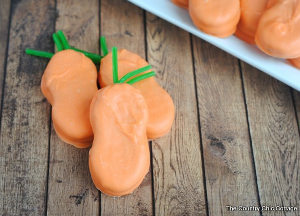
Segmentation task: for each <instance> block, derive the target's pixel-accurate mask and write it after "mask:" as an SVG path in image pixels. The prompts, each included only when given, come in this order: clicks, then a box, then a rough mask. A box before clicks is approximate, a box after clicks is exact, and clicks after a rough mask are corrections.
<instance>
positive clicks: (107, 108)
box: [89, 84, 150, 196]
mask: <svg viewBox="0 0 300 216" xmlns="http://www.w3.org/2000/svg"><path fill="white" fill-rule="evenodd" d="M90 109H91V111H90V119H91V124H92V128H93V131H94V136H95V137H94V141H93V145H92V148H91V150H90V154H89V167H90V172H91V176H92V179H93V182H94V184H95V185H96V187H97V188H98V189H99V190H101V191H102V192H103V193H105V194H108V195H111V196H122V195H126V194H129V193H132V192H133V190H134V189H136V188H137V187H138V186H139V185H140V183H141V182H142V181H143V179H144V177H145V175H146V174H147V172H148V171H149V166H150V153H149V146H148V140H147V135H146V125H147V121H148V107H147V104H146V101H145V99H144V97H143V96H142V94H141V93H140V91H139V90H137V89H136V88H134V87H132V86H130V85H129V84H114V85H109V86H107V87H105V88H102V89H101V90H99V91H98V92H97V93H96V94H95V96H94V98H93V101H92V103H91V107H90Z"/></svg>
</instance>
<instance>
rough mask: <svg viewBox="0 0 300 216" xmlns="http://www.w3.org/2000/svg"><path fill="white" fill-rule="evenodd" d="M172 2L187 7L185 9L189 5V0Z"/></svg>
mask: <svg viewBox="0 0 300 216" xmlns="http://www.w3.org/2000/svg"><path fill="white" fill-rule="evenodd" d="M172 2H173V3H174V4H176V5H177V6H179V7H182V8H185V9H188V7H189V0H172Z"/></svg>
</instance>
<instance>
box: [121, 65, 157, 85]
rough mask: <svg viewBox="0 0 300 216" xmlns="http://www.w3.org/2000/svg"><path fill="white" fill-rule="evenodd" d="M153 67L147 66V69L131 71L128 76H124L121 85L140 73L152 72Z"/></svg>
mask: <svg viewBox="0 0 300 216" xmlns="http://www.w3.org/2000/svg"><path fill="white" fill-rule="evenodd" d="M151 68H152V67H151V65H147V66H145V67H142V68H139V69H137V70H134V71H131V72H129V73H127V74H126V75H124V76H123V77H122V78H121V79H120V80H119V83H124V82H125V81H126V80H128V79H130V78H132V77H133V76H136V75H138V74H140V73H143V72H146V71H148V70H150V69H151Z"/></svg>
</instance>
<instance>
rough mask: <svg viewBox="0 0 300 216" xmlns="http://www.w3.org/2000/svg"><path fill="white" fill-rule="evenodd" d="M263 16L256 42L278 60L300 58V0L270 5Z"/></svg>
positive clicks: (282, 0)
mask: <svg viewBox="0 0 300 216" xmlns="http://www.w3.org/2000/svg"><path fill="white" fill-rule="evenodd" d="M269 7H270V8H269V9H267V10H266V11H265V12H264V14H263V15H262V16H261V18H260V21H259V24H258V27H257V31H256V36H255V42H256V44H257V46H258V47H259V48H260V49H261V50H262V51H263V52H265V53H267V54H268V55H271V56H273V57H277V58H287V59H290V58H297V57H299V56H300V0H277V1H272V2H271V3H269Z"/></svg>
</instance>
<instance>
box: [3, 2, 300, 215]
mask: <svg viewBox="0 0 300 216" xmlns="http://www.w3.org/2000/svg"><path fill="white" fill-rule="evenodd" d="M58 29H62V30H63V31H64V32H65V33H66V35H67V36H68V38H69V41H70V43H71V44H72V45H76V46H77V47H79V48H82V49H86V50H89V51H92V52H99V51H100V50H99V48H100V47H99V44H98V42H99V36H100V35H104V36H106V38H107V42H108V46H109V47H112V46H115V45H116V46H118V47H119V48H126V49H128V50H131V51H133V52H135V53H138V54H139V55H141V56H142V57H145V58H146V59H147V60H148V61H149V63H150V64H151V65H152V66H153V68H154V70H155V71H156V72H157V80H158V82H159V83H160V84H161V85H162V86H163V87H164V88H165V89H166V90H167V91H168V92H169V93H170V95H171V96H172V98H173V100H174V103H175V106H176V118H175V122H174V125H173V127H172V130H171V132H170V133H169V134H168V135H167V136H165V137H163V138H160V139H157V140H154V141H151V142H149V147H150V150H151V156H152V158H151V170H150V172H149V173H148V175H147V176H146V178H145V179H144V181H143V183H142V184H141V186H140V187H139V188H138V189H137V190H136V191H134V193H133V194H131V195H128V196H124V197H121V198H113V197H109V196H106V195H104V194H101V193H100V192H99V191H98V190H97V189H96V188H95V187H94V185H93V183H92V181H91V178H90V174H89V171H88V149H86V150H82V149H81V150H80V149H75V148H74V147H72V146H70V145H67V144H65V143H63V142H62V141H60V140H59V138H58V137H57V135H56V133H55V131H54V130H53V127H52V124H51V109H50V108H51V107H50V105H49V104H48V102H47V101H46V100H45V98H44V97H43V95H42V94H41V91H40V79H41V76H42V73H43V70H44V68H45V66H46V64H47V59H39V58H34V57H31V56H27V55H25V54H24V49H25V48H27V47H30V48H36V49H41V50H46V51H50V52H52V51H54V50H55V48H54V44H53V42H52V40H51V35H52V33H53V32H54V31H56V30H58ZM0 83H1V86H0V97H1V100H0V112H1V117H0V121H1V122H0V123H1V128H0V130H1V131H0V147H1V150H0V215H210V216H218V215H267V216H269V215H287V216H298V215H300V137H299V131H300V130H299V117H300V93H299V92H296V91H295V90H292V89H291V88H289V87H288V86H286V85H284V84H282V83H280V82H279V81H276V80H274V79H273V78H271V77H269V76H267V75H265V74H264V73H262V72H260V71H258V70H257V69H254V68H253V67H251V66H249V65H247V64H245V63H243V62H241V61H239V60H237V59H236V58H234V57H232V56H230V55H228V54H226V53H225V52H223V51H221V50H219V49H218V48H215V47H213V46H212V45H210V44H208V43H206V42H204V41H202V40H200V39H199V38H196V37H194V36H191V35H190V34H188V33H187V32H185V31H183V30H181V29H179V28H177V27H175V26H173V25H171V24H169V23H167V22H165V21H163V20H161V19H160V18H158V17H156V16H154V15H152V14H149V13H147V12H145V11H143V10H141V9H139V8H137V7H135V6H133V5H131V4H130V3H128V2H126V1H124V0H100V1H98V0H88V1H76V0H47V1H34V0H11V1H10V0H0ZM229 205H231V206H239V205H243V206H264V205H268V206H296V207H298V211H297V212H292V211H290V212H288V211H285V212H283V211H277V212H274V211H245V212H238V211H229V210H228V208H227V207H226V206H229Z"/></svg>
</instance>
